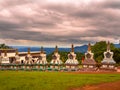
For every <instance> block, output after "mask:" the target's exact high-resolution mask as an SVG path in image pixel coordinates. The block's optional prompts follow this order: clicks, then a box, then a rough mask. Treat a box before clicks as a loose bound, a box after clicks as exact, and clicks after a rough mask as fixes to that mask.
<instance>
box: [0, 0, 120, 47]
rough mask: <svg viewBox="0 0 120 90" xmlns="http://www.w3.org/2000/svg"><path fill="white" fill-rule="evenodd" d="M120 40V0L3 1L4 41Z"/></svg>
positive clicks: (0, 37)
mask: <svg viewBox="0 0 120 90" xmlns="http://www.w3.org/2000/svg"><path fill="white" fill-rule="evenodd" d="M119 39H120V0H0V43H6V44H8V45H30V46H33V45H35V46H39V45H44V46H54V45H56V44H57V45H59V46H69V45H70V44H71V43H74V44H75V45H81V44H86V43H88V42H93V43H94V42H96V41H101V40H110V41H111V42H118V40H119Z"/></svg>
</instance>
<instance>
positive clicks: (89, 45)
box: [88, 43, 91, 52]
mask: <svg viewBox="0 0 120 90" xmlns="http://www.w3.org/2000/svg"><path fill="white" fill-rule="evenodd" d="M88 51H89V52H90V51H91V44H90V43H89V44H88Z"/></svg>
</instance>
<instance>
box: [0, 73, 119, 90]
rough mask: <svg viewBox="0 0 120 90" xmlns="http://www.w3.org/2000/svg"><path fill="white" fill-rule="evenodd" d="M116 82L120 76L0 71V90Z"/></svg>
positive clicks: (51, 89) (45, 89)
mask: <svg viewBox="0 0 120 90" xmlns="http://www.w3.org/2000/svg"><path fill="white" fill-rule="evenodd" d="M115 80H120V74H72V73H65V72H27V71H18V72H17V71H0V90H65V89H68V88H70V87H77V86H83V85H86V84H95V83H101V82H109V81H115Z"/></svg>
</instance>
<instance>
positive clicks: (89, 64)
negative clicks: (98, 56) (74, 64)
mask: <svg viewBox="0 0 120 90" xmlns="http://www.w3.org/2000/svg"><path fill="white" fill-rule="evenodd" d="M93 57H94V54H93V53H92V52H91V44H90V43H89V44H88V50H87V52H86V53H85V60H83V61H82V66H83V68H95V67H96V62H95V60H94V58H93Z"/></svg>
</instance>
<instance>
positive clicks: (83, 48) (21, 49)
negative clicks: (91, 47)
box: [11, 44, 120, 54]
mask: <svg viewBox="0 0 120 90" xmlns="http://www.w3.org/2000/svg"><path fill="white" fill-rule="evenodd" d="M114 45H115V47H116V48H120V44H114ZM11 47H12V48H16V49H18V51H19V52H27V50H28V48H29V46H11ZM30 49H31V51H40V47H30ZM54 49H55V48H49V47H44V50H45V51H46V53H47V54H50V53H52V52H53V51H54ZM59 51H66V52H70V51H71V48H59ZM74 51H75V52H81V53H85V52H86V51H87V45H82V46H76V47H75V48H74Z"/></svg>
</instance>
